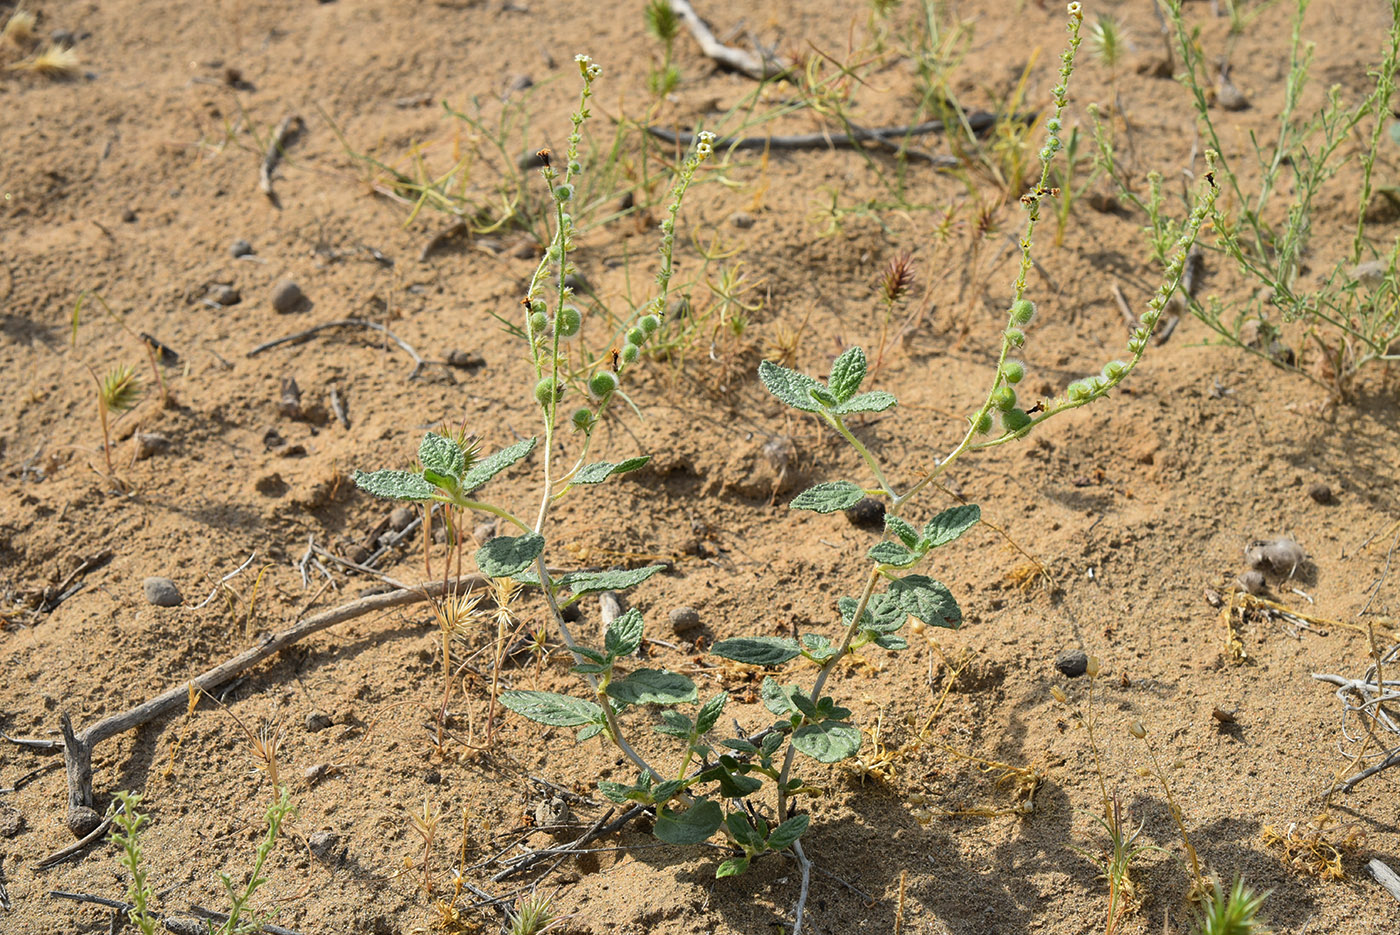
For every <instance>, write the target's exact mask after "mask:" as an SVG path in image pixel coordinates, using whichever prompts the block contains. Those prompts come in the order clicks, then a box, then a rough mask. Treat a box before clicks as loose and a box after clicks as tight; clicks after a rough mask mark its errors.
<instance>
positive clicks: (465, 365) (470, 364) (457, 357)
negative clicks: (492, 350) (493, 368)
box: [447, 351, 486, 370]
mask: <svg viewBox="0 0 1400 935" xmlns="http://www.w3.org/2000/svg"><path fill="white" fill-rule="evenodd" d="M447 365H448V366H449V367H456V368H457V369H459V370H480V369H481V368H482V367H485V366H486V359H485V358H484V357H482V356H481V355H480V354H474V353H472V352H471V351H453V352H452V353H450V354H448V355H447Z"/></svg>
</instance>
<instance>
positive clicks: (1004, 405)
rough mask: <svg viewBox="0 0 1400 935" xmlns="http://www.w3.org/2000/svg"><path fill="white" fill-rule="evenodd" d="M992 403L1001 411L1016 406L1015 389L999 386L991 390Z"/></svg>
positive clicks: (1008, 410)
mask: <svg viewBox="0 0 1400 935" xmlns="http://www.w3.org/2000/svg"><path fill="white" fill-rule="evenodd" d="M992 405H993V406H996V407H997V408H998V409H1000V410H1001V411H1002V412H1010V411H1011V410H1012V409H1014V408H1015V407H1016V391H1015V390H1013V389H1012V388H1011V387H1009V386H999V387H997V388H996V389H995V390H993V391H992Z"/></svg>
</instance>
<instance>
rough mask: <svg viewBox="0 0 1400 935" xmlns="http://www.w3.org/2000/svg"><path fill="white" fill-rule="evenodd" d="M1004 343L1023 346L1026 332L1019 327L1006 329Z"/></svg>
mask: <svg viewBox="0 0 1400 935" xmlns="http://www.w3.org/2000/svg"><path fill="white" fill-rule="evenodd" d="M1006 343H1007V344H1010V345H1011V346H1012V347H1024V346H1025V343H1026V333H1025V332H1024V331H1022V330H1021V329H1020V328H1007V329H1006Z"/></svg>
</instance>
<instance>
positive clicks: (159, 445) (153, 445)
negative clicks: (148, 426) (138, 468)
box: [132, 432, 170, 461]
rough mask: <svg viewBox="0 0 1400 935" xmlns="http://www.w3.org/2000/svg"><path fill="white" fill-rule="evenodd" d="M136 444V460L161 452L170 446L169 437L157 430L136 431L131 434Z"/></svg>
mask: <svg viewBox="0 0 1400 935" xmlns="http://www.w3.org/2000/svg"><path fill="white" fill-rule="evenodd" d="M132 441H133V442H134V443H135V444H136V460H137V461H145V460H146V459H147V458H149V457H151V456H152V455H158V454H162V453H163V452H165V451H168V450H169V448H170V439H169V438H167V437H165V436H164V435H161V434H160V433H159V432H137V433H136V434H135V435H133V436H132Z"/></svg>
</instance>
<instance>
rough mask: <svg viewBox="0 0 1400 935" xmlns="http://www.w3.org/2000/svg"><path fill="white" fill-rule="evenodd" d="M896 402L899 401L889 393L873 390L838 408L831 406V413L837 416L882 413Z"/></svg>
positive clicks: (854, 397) (853, 398) (853, 397)
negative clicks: (857, 413) (855, 413)
mask: <svg viewBox="0 0 1400 935" xmlns="http://www.w3.org/2000/svg"><path fill="white" fill-rule="evenodd" d="M898 402H899V400H897V399H895V398H894V397H893V396H891V395H890V394H889V393H886V392H884V391H883V390H875V391H874V392H871V393H861V394H860V395H859V396H852V397H851V398H850V399H848V400H846V401H845V402H843V403H841V404H840V405H839V406H833V407H832V409H831V411H832V413H833V414H835V415H838V416H846V415H850V414H851V413H854V412H884V411H885V410H886V409H888V408H890V407H891V406H893V405H895V404H896V403H898Z"/></svg>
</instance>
